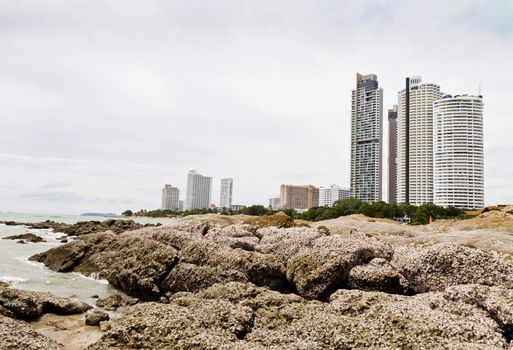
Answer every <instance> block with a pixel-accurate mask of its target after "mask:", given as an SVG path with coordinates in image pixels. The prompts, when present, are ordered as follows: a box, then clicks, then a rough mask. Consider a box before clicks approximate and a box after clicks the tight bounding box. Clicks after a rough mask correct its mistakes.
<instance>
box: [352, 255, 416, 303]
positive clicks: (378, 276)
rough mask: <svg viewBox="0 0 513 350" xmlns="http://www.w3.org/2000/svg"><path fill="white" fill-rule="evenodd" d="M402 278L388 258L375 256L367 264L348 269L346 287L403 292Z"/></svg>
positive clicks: (404, 291)
mask: <svg viewBox="0 0 513 350" xmlns="http://www.w3.org/2000/svg"><path fill="white" fill-rule="evenodd" d="M403 279H404V278H403V277H402V276H401V274H399V273H398V272H397V270H395V269H394V268H393V267H392V265H390V262H389V261H388V260H385V259H382V258H375V259H372V260H371V261H370V263H368V264H367V265H358V266H355V267H353V268H352V269H351V271H349V277H348V287H349V288H351V289H359V290H368V291H380V292H386V293H395V294H405V293H407V288H406V286H404V285H402V283H401V282H402V280H403Z"/></svg>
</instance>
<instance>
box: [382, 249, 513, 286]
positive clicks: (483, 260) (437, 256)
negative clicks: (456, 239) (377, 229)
mask: <svg viewBox="0 0 513 350" xmlns="http://www.w3.org/2000/svg"><path fill="white" fill-rule="evenodd" d="M391 264H392V266H393V267H394V268H395V269H396V270H397V271H398V272H399V273H400V274H401V275H402V276H404V278H405V279H406V280H407V283H408V287H409V288H410V289H411V290H412V291H414V292H415V293H425V292H430V291H443V290H445V288H447V287H449V286H454V285H459V284H483V285H487V286H504V287H506V288H513V264H511V263H508V262H506V261H505V260H504V259H502V258H500V257H498V256H495V255H492V254H490V253H485V252H483V251H481V250H479V249H472V248H468V247H464V246H459V245H455V244H436V245H433V246H431V247H426V248H421V247H407V246H405V247H399V248H397V249H396V250H395V253H394V258H393V259H392V261H391Z"/></svg>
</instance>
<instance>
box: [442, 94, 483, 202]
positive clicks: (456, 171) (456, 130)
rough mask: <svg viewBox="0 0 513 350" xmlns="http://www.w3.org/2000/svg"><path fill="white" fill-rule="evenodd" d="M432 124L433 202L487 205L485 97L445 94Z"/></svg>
mask: <svg viewBox="0 0 513 350" xmlns="http://www.w3.org/2000/svg"><path fill="white" fill-rule="evenodd" d="M433 123H434V125H433V126H434V127H433V155H434V203H435V204H437V205H441V206H449V205H452V206H455V207H458V208H469V209H473V208H482V207H484V157H483V98H482V96H469V95H459V96H458V95H456V96H454V97H452V96H451V95H445V96H443V97H442V99H441V100H438V101H435V102H434V110H433Z"/></svg>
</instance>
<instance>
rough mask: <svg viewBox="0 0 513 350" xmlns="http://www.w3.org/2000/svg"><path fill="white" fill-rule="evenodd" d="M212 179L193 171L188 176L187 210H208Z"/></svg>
mask: <svg viewBox="0 0 513 350" xmlns="http://www.w3.org/2000/svg"><path fill="white" fill-rule="evenodd" d="M211 194H212V178H211V177H208V176H203V175H201V174H199V173H198V172H197V171H196V170H194V169H192V170H190V171H189V174H188V175H187V193H186V196H185V209H186V210H191V209H207V208H209V207H210V199H211Z"/></svg>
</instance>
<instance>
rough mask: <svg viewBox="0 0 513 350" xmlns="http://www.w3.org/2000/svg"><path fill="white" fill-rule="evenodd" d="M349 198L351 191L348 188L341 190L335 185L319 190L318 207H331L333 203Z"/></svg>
mask: <svg viewBox="0 0 513 350" xmlns="http://www.w3.org/2000/svg"><path fill="white" fill-rule="evenodd" d="M350 197H351V191H350V190H349V189H348V188H342V187H339V186H337V185H330V186H328V187H320V188H319V206H320V207H332V206H333V203H335V202H336V201H339V200H342V199H348V198H350Z"/></svg>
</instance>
